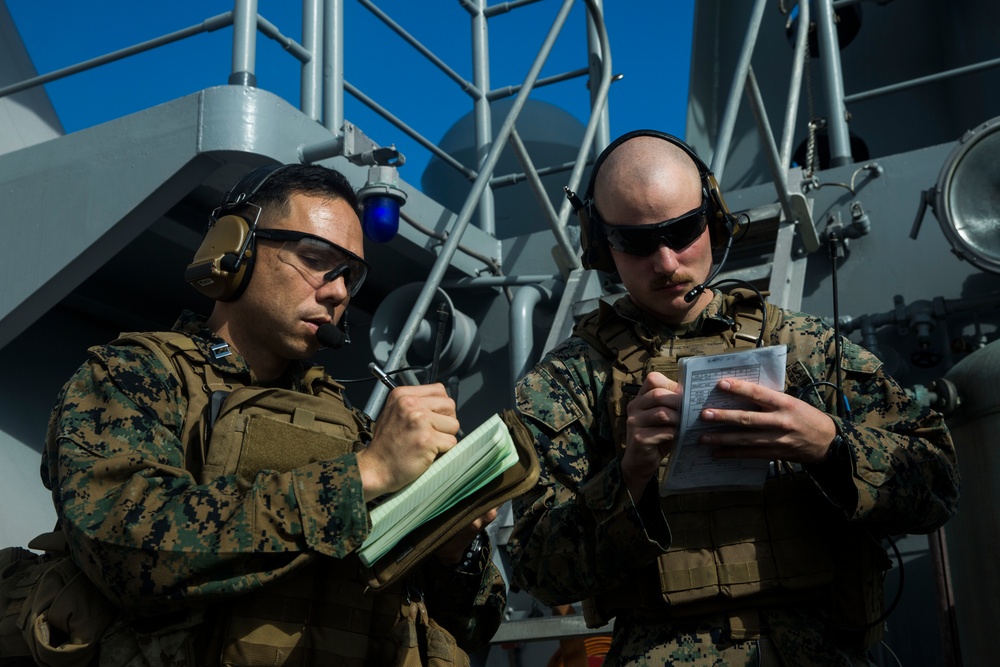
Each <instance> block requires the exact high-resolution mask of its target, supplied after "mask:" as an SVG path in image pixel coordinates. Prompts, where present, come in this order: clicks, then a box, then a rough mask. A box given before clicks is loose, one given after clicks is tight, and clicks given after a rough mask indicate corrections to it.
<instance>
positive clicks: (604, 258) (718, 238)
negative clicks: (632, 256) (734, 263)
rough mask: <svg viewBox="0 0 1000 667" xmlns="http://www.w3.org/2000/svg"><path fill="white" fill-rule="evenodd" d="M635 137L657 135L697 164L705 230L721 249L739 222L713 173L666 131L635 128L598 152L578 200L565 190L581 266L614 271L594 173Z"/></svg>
mask: <svg viewBox="0 0 1000 667" xmlns="http://www.w3.org/2000/svg"><path fill="white" fill-rule="evenodd" d="M636 137H657V138H659V139H663V140H664V141H667V142H670V143H671V144H673V145H675V146H677V147H678V148H680V149H681V150H683V151H684V152H685V153H686V154H687V155H688V157H690V158H691V160H692V161H694V163H695V166H696V167H698V174H699V175H700V176H701V188H702V197H704V198H705V201H706V203H707V205H708V233H709V237H710V239H711V241H712V247H713V248H721V247H722V246H724V245H726V243H727V242H728V241H729V240H730V239H731V238H732V237H733V236H734V235H735V234H736V233H737V232H738V231H739V229H740V223H739V221H738V220H737V219H736V217H735V216H734V215H732V214H731V213H730V212H729V208H728V207H727V206H726V202H725V201H724V200H723V199H722V193H721V192H720V191H719V183H718V182H717V181H716V180H715V174H713V173H712V170H711V169H709V168H708V165H707V164H705V162H704V161H703V160H702V159H701V158H700V157H698V155H697V154H696V153H695V152H694V149H693V148H691V147H690V146H688V145H687V144H686V143H685V142H683V141H682V140H680V139H678V138H677V137H675V136H673V135H672V134H667V133H665V132H659V131H657V130H634V131H632V132H628V133H626V134H623V135H622V136H620V137H618V138H617V139H615V140H614V141H612V142H611V143H610V144H608V147H607V148H605V149H604V150H603V151H601V154H600V155H599V156H598V157H597V161H595V162H594V166H593V168H592V169H591V170H590V181H589V182H588V184H587V191H586V193H585V194H584V198H583V201H582V202H581V201H580V200H579V199H578V198H576V196H575V195H574V194H572V193H567V194H568V195H569V196H570V199H571V201H574V206H575V207H576V213H577V216H578V217H579V218H580V243H581V245H582V246H583V257H582V261H583V266H584V267H585V268H588V269H597V270H599V271H607V272H608V273H614V272H615V271H616V269H615V263H614V260H613V259H612V257H611V252H610V249H609V247H608V241H607V238H605V236H604V232H603V230H602V229H601V225H600V223H601V222H603V221H602V220H601V214H600V213H599V212H598V210H597V206H595V204H594V182H595V181H596V180H597V172H598V171H600V169H601V165H602V164H604V160H606V159H607V157H608V155H610V154H611V153H612V152H613V151H614V150H615V149H616V148H618V147H619V146H621V145H622V144H623V143H625V142H626V141H628V140H629V139H634V138H636Z"/></svg>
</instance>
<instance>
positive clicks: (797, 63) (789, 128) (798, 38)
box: [778, 2, 810, 174]
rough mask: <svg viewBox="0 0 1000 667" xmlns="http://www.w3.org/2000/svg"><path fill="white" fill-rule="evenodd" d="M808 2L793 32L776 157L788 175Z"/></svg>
mask: <svg viewBox="0 0 1000 667" xmlns="http://www.w3.org/2000/svg"><path fill="white" fill-rule="evenodd" d="M809 5H810V3H809V2H800V3H799V5H798V7H799V27H798V30H796V31H795V55H794V56H793V57H794V58H795V60H793V61H792V76H791V81H790V82H789V84H788V103H787V104H786V105H785V125H784V129H783V131H782V135H781V147H780V148H779V149H778V156H779V159H780V161H781V166H782V168H783V169H784V170H785V173H786V174H787V173H788V171H787V170H788V168H789V165H791V163H792V137H793V136H794V134H795V121H796V120H797V119H798V116H799V97H800V96H801V94H802V75H803V73H804V72H805V68H806V54H807V53H808V51H806V49H808V48H809Z"/></svg>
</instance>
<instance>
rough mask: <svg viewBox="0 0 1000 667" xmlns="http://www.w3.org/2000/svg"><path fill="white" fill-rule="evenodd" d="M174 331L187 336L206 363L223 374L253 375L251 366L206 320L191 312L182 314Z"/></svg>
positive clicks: (175, 324) (187, 311) (186, 311)
mask: <svg viewBox="0 0 1000 667" xmlns="http://www.w3.org/2000/svg"><path fill="white" fill-rule="evenodd" d="M173 331H177V332H179V333H182V334H186V335H187V336H188V337H189V338H191V340H192V342H194V344H195V345H196V346H197V347H198V350H199V351H200V352H201V353H202V354H203V355H204V356H205V359H206V361H208V363H209V364H210V365H211V366H212V367H213V368H215V369H217V370H218V371H220V372H223V373H232V374H240V375H251V374H252V372H251V370H250V365H249V364H248V363H247V362H246V360H244V359H243V357H241V356H240V354H239V353H238V352H237V351H236V350H234V349H232V348H231V347H230V346H229V343H227V342H226V341H225V340H223V339H222V338H220V337H219V336H218V335H216V333H215V332H214V331H212V330H211V329H209V328H208V326H207V325H206V324H205V318H204V317H202V316H201V315H197V314H195V313H193V312H191V311H190V310H185V311H182V312H181V315H180V317H178V318H177V321H176V322H175V323H174V326H173Z"/></svg>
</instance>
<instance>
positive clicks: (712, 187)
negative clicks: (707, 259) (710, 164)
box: [703, 171, 740, 248]
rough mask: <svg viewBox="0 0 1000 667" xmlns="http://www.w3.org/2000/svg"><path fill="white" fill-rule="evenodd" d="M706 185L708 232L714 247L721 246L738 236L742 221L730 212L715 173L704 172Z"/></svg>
mask: <svg viewBox="0 0 1000 667" xmlns="http://www.w3.org/2000/svg"><path fill="white" fill-rule="evenodd" d="M703 178H704V179H705V182H706V183H705V185H706V190H707V192H706V193H705V194H706V196H707V198H708V204H709V205H708V233H709V237H710V239H711V241H712V247H713V248H721V247H723V246H724V245H726V244H727V243H728V242H729V239H731V238H732V237H734V236H736V234H737V233H738V232H739V231H740V223H739V221H738V220H737V219H736V217H735V216H734V215H733V214H732V213H730V212H729V207H728V206H726V201H725V200H724V199H723V198H722V192H721V191H720V190H719V182H718V181H717V180H715V174H713V173H712V172H710V171H709V172H707V173H705V174H704V176H703Z"/></svg>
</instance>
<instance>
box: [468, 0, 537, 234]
mask: <svg viewBox="0 0 1000 667" xmlns="http://www.w3.org/2000/svg"><path fill="white" fill-rule="evenodd" d="M485 9H486V0H479V8H478V11H477V12H476V13H475V14H473V15H472V80H473V82H474V84H475V86H476V89H477V90H478V91H482V92H480V93H478V94H477V95H476V96H475V101H474V102H473V105H472V110H473V117H474V119H475V141H476V167H477V168H479V164H480V163H481V162H482V161H483V160H484V159H485V157H486V155H487V154H488V153H489V152H490V148H491V147H492V145H493V110H492V108H491V106H490V100H489V98H488V97H487V96H486V91H488V90H489V89H490V41H489V21H488V19H487V18H486V14H484V13H483V12H484V10H485ZM533 85H534V84H532V86H533ZM500 143H501V144H503V143H505V141H501V142H500ZM491 176H492V174H491ZM478 226H479V228H480V229H482V230H483V231H484V232H486V233H487V234H492V235H494V236H495V235H496V204H495V202H494V198H493V189H492V188H491V187H490V184H489V182H488V181H487V183H486V186H485V187H484V189H483V192H482V195H481V196H480V198H479V225H478Z"/></svg>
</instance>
